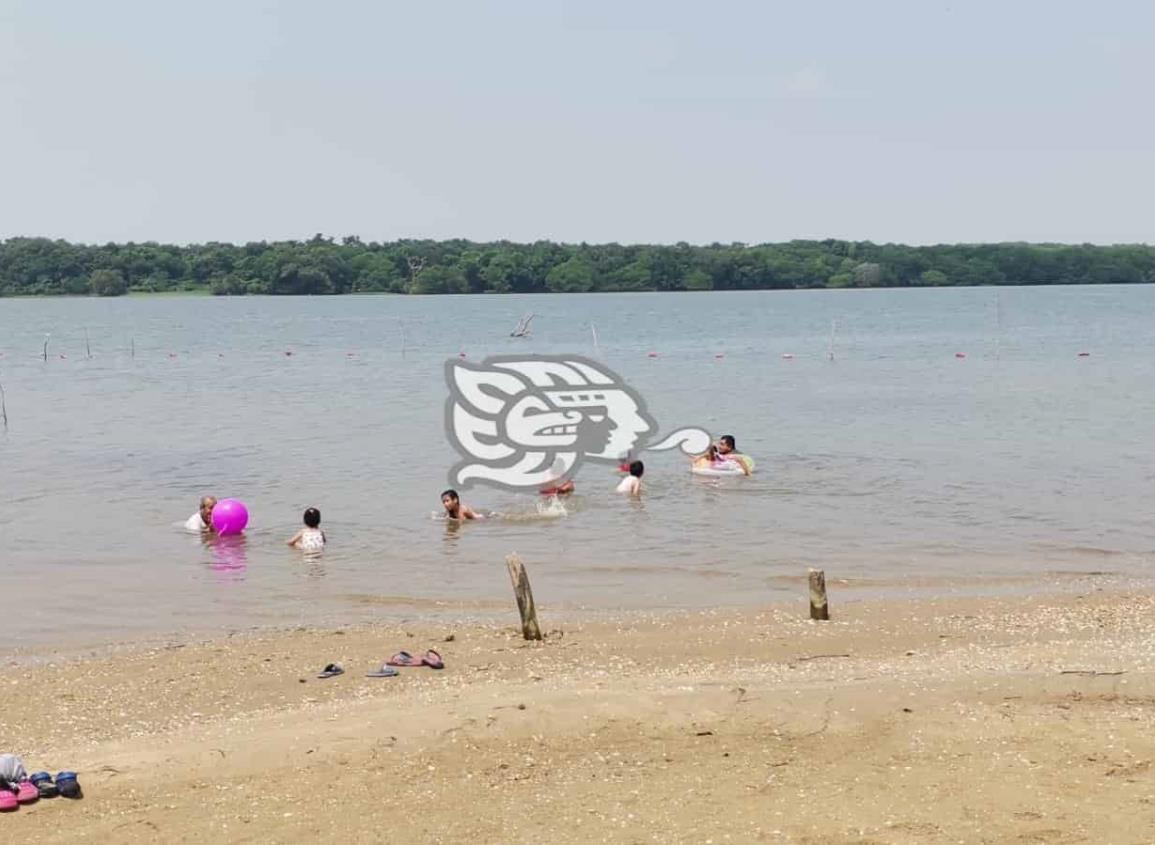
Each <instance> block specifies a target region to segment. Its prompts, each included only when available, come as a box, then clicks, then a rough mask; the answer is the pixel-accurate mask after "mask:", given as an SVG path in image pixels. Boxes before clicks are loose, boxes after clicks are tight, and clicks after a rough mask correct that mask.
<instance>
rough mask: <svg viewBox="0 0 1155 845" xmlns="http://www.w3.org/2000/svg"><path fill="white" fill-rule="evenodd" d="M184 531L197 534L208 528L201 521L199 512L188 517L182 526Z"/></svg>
mask: <svg viewBox="0 0 1155 845" xmlns="http://www.w3.org/2000/svg"><path fill="white" fill-rule="evenodd" d="M184 530H185V531H197V532H200V531H207V530H208V526H207V525H205V521H204V520H203V519H201V512H200V511H197V512H196V513H194V514H193V515H192V516H190V517H189V518H188V521H187V522H185V524H184Z"/></svg>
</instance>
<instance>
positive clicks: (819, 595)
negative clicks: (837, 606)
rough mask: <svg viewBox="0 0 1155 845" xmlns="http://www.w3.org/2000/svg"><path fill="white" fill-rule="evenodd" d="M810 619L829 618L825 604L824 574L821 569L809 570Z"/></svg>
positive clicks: (828, 607) (828, 609) (828, 608)
mask: <svg viewBox="0 0 1155 845" xmlns="http://www.w3.org/2000/svg"><path fill="white" fill-rule="evenodd" d="M810 618H811V619H829V618H830V606H829V605H827V603H826V573H825V572H823V571H822V570H821V569H811V570H810Z"/></svg>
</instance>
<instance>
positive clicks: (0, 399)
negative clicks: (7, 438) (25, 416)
mask: <svg viewBox="0 0 1155 845" xmlns="http://www.w3.org/2000/svg"><path fill="white" fill-rule="evenodd" d="M0 421H3V423H4V430H5V431H7V430H8V402H7V401H5V398H4V384H3V383H2V382H0Z"/></svg>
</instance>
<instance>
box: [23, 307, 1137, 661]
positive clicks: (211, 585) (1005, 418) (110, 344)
mask: <svg viewBox="0 0 1155 845" xmlns="http://www.w3.org/2000/svg"><path fill="white" fill-rule="evenodd" d="M530 311H533V312H536V313H537V314H538V316H537V318H536V319H535V321H534V323H533V328H534V335H533V337H532V338H530V339H528V340H516V339H511V338H509V337H508V333H509V331H510V330H512V329H513V328H514V326H515V324H516V323H517V319H518V317H520V316H521V315H522V314H523V313H526V312H530ZM1153 318H1155V287H1080V288H1012V289H1004V290H1002V291H1001V292H998V293H996V291H994V290H991V289H960V290H903V291H900V290H868V291H813V292H802V291H799V292H749V293H715V294H684V295H677V294H670V295H654V294H636V295H635V294H622V295H611V294H602V295H589V296H577V295H574V296H541V297H456V298H455V297H440V298H400V297H397V298H393V297H339V298H292V299H290V298H253V299H210V298H176V299H119V300H89V299H52V300H11V299H0V383H2V384H3V386H4V388H5V391H6V394H7V407H8V416H9V427H8V431H7V433H6V434H2V433H0V505H2V506H0V561H2V563H3V564H4V566H3V567H2V569H0V578H2V579H3V580H2V581H0V640H2V641H4V642H6V643H8V644H10V645H11V644H21V643H35V642H51V641H58V640H64V639H70V638H71V639H77V638H79V639H86V638H93V639H99V640H105V639H112V638H117V637H121V636H124V635H126V634H136V633H150V634H159V633H167V632H172V631H181V630H200V629H205V628H216V627H220V626H246V625H266V624H272V625H290V624H298V623H322V622H332V621H334V620H338V619H340V620H347V621H355V620H359V619H364V618H368V617H371V616H377V615H381V614H395V615H396V614H408V615H414V614H423V613H433V612H444V611H443V610H439V609H438V608H442V607H444V605H442V604H441V601H446V602H448V603H449V607H450V608H451V609H456V611H453V612H459V611H460V610H461V608H462V607H465V608H467V609H468V608H484V607H486V606H487V605H486V603H487V602H490V601H496V602H497V603H498V605H497V606H499V607H502V608H505V607H506V606H507V605H510V600H509V584H508V579H507V576H506V573H505V567H504V563H503V559H504V556H505V554H506V553H507V552H509V551H513V550H516V551H518V552H520V553H521V555H522V557H523V558H524V559H525V560H526V561H527V562H528V564H529V565H530V568H531V574H532V576H533V582H534V588H535V591H536V592H537V594H538V600H539V602H542V603H546V604H550V603H554V604H557V603H564V604H574V605H583V606H590V607H596V608H613V607H621V606H630V607H670V606H699V605H713V604H725V603H740V602H749V601H759V600H766V599H773V598H778V597H781V596H782V595H785V593H783V592H782V591H784V590H788V591H791V593H796V592H797V591H798V587H797V585H796V584H795V583H794V582H793V581H792V580H791V579H793V578H794V577H796V576H798V575H799V574H801V573H803V572H804V570H805V568H806V567H807V566H812V565H819V566H824V567H825V568H826V569H827V570H828V573H829V575H830V577H840V578H849V579H858V580H861V581H864V582H871V583H873V582H884V583H896V584H897V585H898V587H899V588H901V586H902V585H903V584H909V583H912V581H913V580H914V579H924V578H931V579H932V580H933V579H937V578H940V577H941V578H943V579H962V580H963V581H964V582H966V581H968V580H976V579H984V578H987V579H989V578H992V577H997V576H1015V575H1023V574H1038V573H1041V572H1055V571H1079V570H1108V571H1112V572H1120V573H1124V574H1128V575H1137V576H1145V575H1146V574H1147V573H1148V571H1149V570H1150V569H1151V565H1152V563H1153V562H1155V507H1153V506H1152V502H1153V501H1155V462H1153V461H1152V458H1151V454H1152V445H1153V444H1155V368H1153V367H1152V361H1153V360H1155V319H1153ZM833 320H837V322H838V329H837V334H836V337H835V343H834V352H835V360H834V361H830V360H828V355H827V352H828V347H829V345H830V335H831V322H832V321H833ZM591 323H592V324H594V325H596V328H597V333H598V337H599V340H600V355H601V357H602V359H603V360H604V361H605V362H606V363H607V364H608V365H609V366H610V367H612V368H614V369H616V370H617V371H618V372H620V373H621V374H622V375H623V376H625V377H626V378H627V379H628V380H629V381H630V382H631V383H632V384H633V385H634V386H635V387H637V388H638V389H639V390H641V391H642V392H643V393H644V394H645V395H646V397H647V399H648V401H649V405H650V410H651V412H652V413H653V414H654V416H655V417H656V418H657V419H658V422H659V424H660V426H661V428H662V430H663V431H668V430H670V429H672V428H674V427H676V426H682V425H689V424H701V425H704V426H706V427H708V428H710V429H711V430H713V431H714V432H715V433H718V434H721V433H733V434H734V435H736V437H737V438H738V443H739V446H740V447H741V448H742V450H743V451H746V452H748V453H750V454H752V455H753V456H755V457H756V458H757V459H758V466H759V470H760V471H759V473H758V475H756V476H755V477H754V478H751V479H725V480H722V481H717V480H705V479H699V478H694V477H691V476H690V475H689V474H688V472H687V471H686V464H685V461H684V460H683V459H681V458H680V457H678V456H677V455H674V454H669V453H666V454H662V455H657V454H652V455H650V456H649V457H648V458H647V466H648V474H647V477H646V481H647V483H648V487H647V495H646V496H645V498H644V500H643V501H642V502H641V503H640V504H631V503H628V502H625V501H622V500H620V499H619V498H617V497H614V496H613V495H611V493H610V490H611V489H612V487H613V486H614V484H615V482H616V476H615V474H614V473H613V471H612V469H608V468H604V467H586V468H585V469H584V470H583V471H582V473H581V474H580V475H579V476H578V478H577V483H578V490H579V494H580V495H578V496H575V497H574V499H573V500H572V501H571V502H570V503H569V504H568V505H567V507H568V509H569V515H568V516H566V517H564V518H560V519H540V518H537V516H536V510H535V504H536V502H535V500H534V499H535V497H531V496H517V495H513V494H508V493H501V492H494V491H489V490H486V489H482V490H480V491H478V492H475V493H474V494H473V495H472V496H468V497H466V500H467V501H469V502H470V503H472V504H474V505H475V506H479V507H481V508H485V509H492V510H499V511H502V512H505V513H508V514H511V517H510V518H508V519H503V520H496V521H492V522H488V523H485V524H472V525H467V526H464V527H463V528H462V529H461V530H457V531H453V530H451V529H449V528H447V526H446V524H445V523H444V522H441V521H438V520H435V519H433V518H432V514H433V513H434V512H435V511H436V510H437V509H438V508H439V502H438V493H439V492H440V491H441V489H442V488H443V487H444V486H445V480H446V473H447V470H448V467H449V465H450V464H451V463H452V460H453V455H452V453H451V451H450V449H449V447H448V445H447V444H446V443H445V440H444V438H443V435H442V413H443V404H444V400H445V391H444V385H443V382H442V366H443V363H444V361H445V360H446V359H447V358H450V357H454V356H456V355H457V354H458V352H459V351H464V352H465V353H466V354H467V355H468V356H469V358H470V359H473V360H476V359H479V358H482V357H484V356H485V355H488V354H497V353H506V352H511V351H521V350H527V351H528V350H532V351H536V352H551V353H556V352H578V353H584V354H587V355H592V354H593V353H594V350H593V346H592V343H591V331H590V325H591ZM86 330H87V332H88V336H89V338H90V342H91V348H92V357H91V358H88V357H87V356H86V352H85V331H86ZM46 332H50V333H51V339H50V342H49V358H48V361H47V362H45V361H43V360H41V357H40V352H41V346H42V343H43V340H44V335H45V333H46ZM133 347H135V356H134V355H133V354H132V349H133ZM287 351H291V352H292V355H291V356H288V355H286V354H285V353H286V352H287ZM650 351H654V352H657V353H659V355H658V357H656V358H651V357H649V356H648V354H647V353H649V352H650ZM1081 351H1087V352H1090V356H1089V357H1079V356H1078V353H1079V352H1081ZM956 352H964V353H966V356H967V357H966V358H963V359H960V358H956V357H955V353H956ZM720 353H724V357H722V358H718V357H716V355H718V354H720ZM784 354H792V355H793V356H794V357H793V358H784V357H783V356H784ZM62 355H63V356H65V357H61V356H62ZM203 493H216V494H218V495H221V496H230V495H231V496H236V497H239V498H242V499H244V500H245V501H246V502H247V503H248V504H249V507H250V510H251V512H252V513H253V520H252V523H251V525H250V529H249V531H248V532H247V535H246V538H245V540H244V541H243V542H241V543H237V544H230V545H217V546H206V545H204V544H202V543H201V541H200V540H199V538H197V537H196V536H189V535H187V534H185V533H183V532H182V531H181V530H179V528H178V527H177V523H179V522H181V521H183V520H184V519H185V518H187V517H188V516H189V515H190V514H191V513H192V512H193V511H194V510H195V509H196V502H197V499H198V497H199V496H200V495H201V494H203ZM308 505H316V506H317V507H319V508H320V509H321V511H322V514H323V517H324V527H325V529H326V530H327V532H328V534H329V536H330V548H329V549H328V550H327V551H326V553H325V555H324V557H323V559H322V562H321V563H319V564H308V563H305V562H302V560H301V558H300V557H299V555H297V554H296V553H293V552H291V551H289V550H287V549H286V548H285V547H284V545H283V541H284V540H285V539H286V538H287V537H288V536H289V535H291V534H292V532H293V531H295V530H296V528H297V525H298V521H299V518H300V512H301V511H302V510H303V508H304V507H306V506H308ZM398 597H412V598H417V599H430V600H439V601H437V602H429V603H425V602H418V603H416V604H412V603H409V604H405V603H400V602H397V601H395V599H397V598H398Z"/></svg>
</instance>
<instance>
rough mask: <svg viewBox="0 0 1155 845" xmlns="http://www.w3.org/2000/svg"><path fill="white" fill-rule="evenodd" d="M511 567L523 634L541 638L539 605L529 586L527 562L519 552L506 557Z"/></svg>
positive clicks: (532, 638) (532, 637) (527, 637)
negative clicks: (535, 603)
mask: <svg viewBox="0 0 1155 845" xmlns="http://www.w3.org/2000/svg"><path fill="white" fill-rule="evenodd" d="M505 565H506V566H507V567H509V580H510V581H511V582H512V583H513V593H514V595H515V596H517V611H518V613H520V614H521V635H522V636H523V637H525V638H526V639H527V640H540V639H541V628H539V627H538V624H537V607H536V606H535V605H534V603H533V590H531V589H530V586H529V576H528V575H526V573H525V564H523V563H522V562H521V558H520V557H518V556H517V553H516V552H514V553H513V554H511V555H509V556H508V557H506V559H505Z"/></svg>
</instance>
